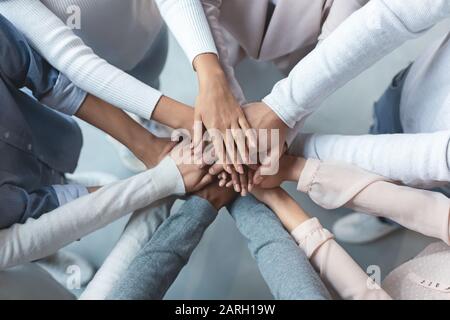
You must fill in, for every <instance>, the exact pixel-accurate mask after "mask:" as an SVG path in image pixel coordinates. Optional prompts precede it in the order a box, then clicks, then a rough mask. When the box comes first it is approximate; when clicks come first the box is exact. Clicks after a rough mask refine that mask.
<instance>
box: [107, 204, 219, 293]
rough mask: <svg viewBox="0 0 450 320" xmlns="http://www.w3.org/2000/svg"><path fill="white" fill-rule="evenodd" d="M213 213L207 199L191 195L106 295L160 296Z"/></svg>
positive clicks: (214, 215) (164, 223) (182, 264)
mask: <svg viewBox="0 0 450 320" xmlns="http://www.w3.org/2000/svg"><path fill="white" fill-rule="evenodd" d="M216 216H217V211H216V209H215V208H214V207H212V206H211V204H210V203H209V202H208V201H206V200H204V199H202V198H199V197H195V196H194V197H190V198H189V199H188V200H187V201H186V202H185V203H184V204H183V206H182V207H181V208H180V209H179V210H178V212H176V213H174V214H172V215H171V216H170V217H169V218H168V219H167V220H166V221H164V222H163V223H162V225H161V226H160V227H159V228H158V229H157V230H156V232H155V233H154V234H153V236H152V238H151V240H150V241H149V242H147V244H146V245H145V246H144V247H143V248H142V249H141V250H140V251H139V254H138V255H137V257H136V258H135V259H134V260H133V262H132V263H131V264H130V266H129V267H128V269H127V271H126V272H125V274H123V275H122V277H121V279H120V280H119V282H118V283H117V285H116V286H115V287H114V289H113V291H112V293H111V294H110V296H109V298H110V299H119V300H124V299H127V300H128V299H132V300H160V299H162V298H163V297H164V295H165V294H166V292H167V290H168V289H169V287H170V286H171V285H172V283H173V282H174V281H175V279H176V277H177V276H178V274H179V273H180V271H181V269H182V268H183V267H184V266H185V265H186V263H187V262H188V261H189V258H190V256H191V254H192V252H193V251H194V249H195V248H196V247H197V245H198V243H199V242H200V240H201V239H202V237H203V233H204V232H205V230H206V229H207V228H208V227H209V225H210V224H211V223H212V222H213V221H214V219H215V218H216Z"/></svg>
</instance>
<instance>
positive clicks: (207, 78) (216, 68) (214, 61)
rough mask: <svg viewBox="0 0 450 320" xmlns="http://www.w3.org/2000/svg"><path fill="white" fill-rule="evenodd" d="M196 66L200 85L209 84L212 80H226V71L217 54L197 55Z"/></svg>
mask: <svg viewBox="0 0 450 320" xmlns="http://www.w3.org/2000/svg"><path fill="white" fill-rule="evenodd" d="M194 67H195V70H196V71H197V77H198V80H199V83H200V86H202V85H203V86H204V85H208V84H210V83H211V82H218V81H219V82H223V81H226V76H225V73H224V71H223V69H222V66H221V65H220V61H219V57H218V56H217V55H216V54H212V53H206V54H201V55H199V56H197V57H196V58H195V60H194Z"/></svg>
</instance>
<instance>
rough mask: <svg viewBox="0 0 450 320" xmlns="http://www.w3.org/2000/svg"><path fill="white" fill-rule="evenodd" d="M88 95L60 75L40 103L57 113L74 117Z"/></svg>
mask: <svg viewBox="0 0 450 320" xmlns="http://www.w3.org/2000/svg"><path fill="white" fill-rule="evenodd" d="M86 95H87V93H86V92H85V91H83V90H81V89H80V88H78V87H77V86H75V85H74V84H73V83H72V82H71V81H70V80H69V79H68V78H67V77H66V76H64V75H63V74H62V73H60V74H59V76H58V79H57V80H56V83H55V86H54V87H53V89H52V90H51V91H50V92H49V93H48V94H46V95H45V96H44V97H42V98H41V99H40V102H41V103H42V104H45V105H46V106H48V107H50V108H52V109H54V110H56V111H59V112H62V113H65V114H67V115H69V116H73V115H74V114H75V113H76V112H77V111H78V109H79V108H80V107H81V105H82V104H83V102H84V100H85V99H86Z"/></svg>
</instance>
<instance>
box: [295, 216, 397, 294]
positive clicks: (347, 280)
mask: <svg viewBox="0 0 450 320" xmlns="http://www.w3.org/2000/svg"><path fill="white" fill-rule="evenodd" d="M292 236H293V237H294V238H295V240H296V241H297V243H298V244H299V246H300V248H301V249H302V250H303V251H304V252H305V254H306V255H307V256H308V258H309V259H310V261H311V263H312V264H313V266H314V268H315V269H316V270H317V271H318V272H319V273H320V276H321V278H322V279H323V280H324V281H325V282H326V283H327V284H329V285H330V286H331V287H332V288H333V289H334V290H335V291H336V292H337V293H338V294H339V296H340V297H341V298H342V299H346V300H348V299H351V300H390V299H391V298H390V297H389V295H388V294H387V293H386V292H385V291H384V290H383V289H381V288H380V287H379V285H378V284H377V283H375V282H373V280H372V279H370V278H369V277H368V276H367V274H366V273H365V272H364V271H363V270H362V269H361V267H360V266H359V265H358V264H357V263H356V262H355V261H354V260H353V258H352V257H351V256H350V255H349V254H348V253H347V252H346V251H345V250H344V249H343V248H342V247H341V246H340V245H339V244H338V243H337V242H336V241H335V240H334V239H333V235H332V234H331V233H330V232H329V231H328V230H326V229H324V228H323V227H322V225H321V224H320V222H319V220H317V219H316V218H313V219H309V220H306V221H304V222H303V223H302V224H301V225H299V226H298V227H297V228H296V229H295V230H293V231H292ZM343 270H344V272H343Z"/></svg>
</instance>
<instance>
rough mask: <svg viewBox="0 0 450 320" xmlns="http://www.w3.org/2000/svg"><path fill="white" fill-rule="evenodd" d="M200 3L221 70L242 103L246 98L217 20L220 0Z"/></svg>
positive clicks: (208, 0)
mask: <svg viewBox="0 0 450 320" xmlns="http://www.w3.org/2000/svg"><path fill="white" fill-rule="evenodd" d="M202 4H203V9H204V10H205V14H206V18H207V19H208V22H209V26H210V28H211V31H212V35H213V38H214V41H215V43H216V47H217V51H218V53H219V60H220V64H221V65H222V68H223V71H224V72H225V74H226V76H227V80H228V83H229V85H230V88H231V91H232V92H233V95H234V97H235V98H236V100H237V101H238V102H239V103H240V104H241V105H244V104H245V103H246V101H247V100H246V98H245V95H244V92H243V91H242V88H241V86H240V84H239V82H238V81H237V79H236V75H235V72H234V66H233V64H232V62H231V59H230V54H229V52H228V45H227V40H226V37H225V34H224V32H223V26H222V24H221V23H220V21H219V18H220V7H221V6H222V0H202Z"/></svg>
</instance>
